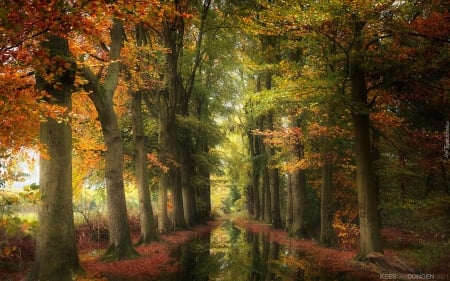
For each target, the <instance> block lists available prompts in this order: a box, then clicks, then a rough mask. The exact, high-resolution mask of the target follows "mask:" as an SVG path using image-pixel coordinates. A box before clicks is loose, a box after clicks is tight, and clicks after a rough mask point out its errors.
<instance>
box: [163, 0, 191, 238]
mask: <svg viewBox="0 0 450 281" xmlns="http://www.w3.org/2000/svg"><path fill="white" fill-rule="evenodd" d="M174 4H175V6H176V7H175V8H176V9H177V10H178V12H180V15H176V16H175V17H174V18H173V19H165V20H164V27H163V32H162V34H163V41H164V46H165V47H166V48H168V49H169V50H170V52H168V53H167V54H166V64H167V69H166V71H167V72H166V76H167V77H166V81H165V82H166V86H167V93H168V99H167V103H165V104H166V106H167V107H168V108H167V113H168V114H167V119H166V120H164V121H166V122H168V123H169V124H170V126H169V127H168V129H169V131H168V133H169V138H168V143H167V146H168V147H167V148H166V149H167V150H168V151H169V153H170V155H171V156H172V157H173V159H172V160H173V161H174V162H175V163H174V164H173V165H171V167H170V170H169V176H170V178H169V183H170V184H171V191H172V198H173V200H172V203H173V210H172V229H173V230H178V229H184V228H186V227H187V224H186V220H185V217H184V208H183V192H182V187H181V171H180V167H179V165H180V164H181V161H180V149H181V148H180V147H179V146H178V141H179V139H178V128H177V123H176V114H177V113H179V105H180V102H181V100H180V99H181V98H182V97H184V95H185V94H186V92H185V89H184V88H183V84H182V79H181V76H180V73H179V70H178V60H179V57H180V52H181V49H182V48H183V45H182V42H183V37H184V20H183V17H182V16H181V11H179V9H180V6H179V4H180V3H179V1H175V3H174Z"/></svg>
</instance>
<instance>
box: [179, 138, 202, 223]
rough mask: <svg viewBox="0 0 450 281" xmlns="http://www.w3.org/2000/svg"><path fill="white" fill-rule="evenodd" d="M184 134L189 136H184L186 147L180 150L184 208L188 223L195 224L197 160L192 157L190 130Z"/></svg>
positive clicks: (196, 215) (196, 217) (196, 216)
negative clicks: (194, 183)
mask: <svg viewBox="0 0 450 281" xmlns="http://www.w3.org/2000/svg"><path fill="white" fill-rule="evenodd" d="M183 135H185V136H186V135H187V137H185V138H182V139H184V142H183V143H184V149H181V150H180V160H181V186H182V192H183V208H184V217H185V219H186V223H187V225H189V226H193V225H195V224H196V223H197V219H198V214H197V207H196V200H195V199H196V197H195V188H194V186H193V185H192V179H193V177H194V175H195V169H194V168H195V167H194V165H195V162H194V159H192V153H193V152H192V150H193V149H192V146H193V144H192V139H191V137H190V134H189V133H188V132H184V133H183ZM180 146H181V144H180Z"/></svg>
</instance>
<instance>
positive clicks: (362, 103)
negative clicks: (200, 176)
mask: <svg viewBox="0 0 450 281" xmlns="http://www.w3.org/2000/svg"><path fill="white" fill-rule="evenodd" d="M363 27H364V23H362V22H355V26H354V33H355V38H356V40H355V43H354V46H353V52H352V55H351V57H350V58H349V66H350V69H349V76H350V84H351V97H352V103H353V110H352V111H353V112H352V114H353V124H354V132H355V160H356V175H357V180H356V181H357V187H358V206H359V225H360V249H359V254H358V256H357V258H358V259H365V258H366V256H367V255H368V254H369V253H371V252H383V250H382V246H381V234H380V228H379V217H378V210H377V188H376V184H375V174H374V168H373V160H372V155H371V149H370V148H371V145H370V121H369V107H368V104H367V88H366V83H365V76H364V69H363V67H362V64H363V61H362V60H363V59H362V52H363V47H362V42H361V40H362V38H361V37H362V36H361V32H362V29H363Z"/></svg>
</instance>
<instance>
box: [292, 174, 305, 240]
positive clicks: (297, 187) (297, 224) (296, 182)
mask: <svg viewBox="0 0 450 281" xmlns="http://www.w3.org/2000/svg"><path fill="white" fill-rule="evenodd" d="M291 180H292V210H293V212H292V213H293V221H292V228H291V229H290V231H289V235H290V236H292V237H297V238H302V237H305V236H306V226H305V202H306V175H305V171H303V170H300V171H296V172H294V173H293V174H292V175H291Z"/></svg>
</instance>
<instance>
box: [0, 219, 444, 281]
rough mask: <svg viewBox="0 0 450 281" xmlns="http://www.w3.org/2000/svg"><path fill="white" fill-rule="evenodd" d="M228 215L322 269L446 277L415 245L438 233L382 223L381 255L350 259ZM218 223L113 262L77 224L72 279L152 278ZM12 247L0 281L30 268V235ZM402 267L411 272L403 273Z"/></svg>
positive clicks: (1, 262)
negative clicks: (77, 273) (78, 267)
mask: <svg viewBox="0 0 450 281" xmlns="http://www.w3.org/2000/svg"><path fill="white" fill-rule="evenodd" d="M230 219H231V220H232V221H233V222H234V223H235V224H236V225H238V226H239V227H242V228H245V229H247V231H249V232H264V233H266V234H270V239H271V241H274V242H277V243H279V244H281V245H285V246H287V247H289V248H290V249H293V250H297V251H302V252H305V253H307V254H308V255H309V256H310V257H311V258H312V259H313V260H314V261H315V265H314V266H318V267H320V268H322V269H323V270H325V271H327V272H347V273H348V272H350V273H351V275H352V276H353V277H355V278H357V279H361V280H380V279H393V277H395V279H401V277H403V278H404V279H410V280H412V279H424V278H426V279H427V280H449V279H450V254H449V252H444V253H443V254H440V253H437V254H435V255H438V256H439V257H438V259H433V260H430V262H429V263H425V266H424V263H423V261H421V259H423V258H425V257H424V255H423V254H421V252H420V251H419V249H421V248H419V246H420V245H431V244H430V243H433V245H435V246H436V245H438V244H436V243H440V242H442V243H447V244H448V241H444V237H436V236H435V235H432V234H419V233H414V232H410V231H404V230H400V229H395V228H386V229H383V230H382V236H383V242H384V246H385V255H383V256H377V255H375V256H373V257H372V258H371V260H370V262H355V261H354V259H353V258H354V257H355V256H356V254H357V250H356V249H355V247H349V246H348V245H347V246H346V247H343V246H342V245H341V246H336V247H332V248H325V247H322V246H320V245H319V244H318V243H316V242H315V241H314V240H312V239H293V238H291V237H289V236H288V234H287V233H286V232H285V231H283V230H276V229H273V228H271V227H269V226H268V225H265V224H262V223H260V222H256V221H253V220H251V219H248V218H247V217H244V216H238V217H232V218H230ZM220 223H221V221H220V220H214V221H210V222H209V223H207V224H205V225H200V226H197V227H195V228H193V229H191V230H184V231H177V232H172V233H170V234H167V235H162V236H161V237H160V241H158V242H155V243H151V244H148V245H140V246H137V247H136V249H137V251H138V252H139V254H140V257H138V258H136V259H132V260H122V261H113V262H102V261H101V260H100V259H99V256H100V253H101V252H102V251H103V250H104V249H106V247H107V244H108V241H107V240H106V239H104V240H101V239H100V240H99V241H96V240H94V239H92V237H90V236H89V235H85V233H84V232H83V231H82V230H79V231H78V246H79V256H80V261H81V263H82V266H83V268H84V269H85V271H86V275H85V276H84V277H79V278H77V279H76V280H78V281H87V280H158V276H160V275H161V274H164V273H168V274H169V273H171V272H176V271H177V270H178V268H179V264H178V262H177V260H176V259H174V257H173V256H172V255H171V253H172V252H173V251H174V249H176V248H177V247H178V246H179V245H182V244H184V243H186V242H188V241H190V240H192V239H194V238H196V237H199V236H202V235H206V234H208V233H209V232H210V231H211V230H212V229H213V228H214V227H215V226H217V225H219V224H220ZM131 229H132V233H133V235H132V236H133V241H137V240H138V234H139V229H138V228H137V227H134V228H133V227H132V228H131ZM441 240H442V241H441ZM16 247H17V248H16V252H18V253H20V256H19V255H11V256H9V257H2V256H0V280H2V281H3V280H5V281H13V280H14V281H15V280H24V278H25V276H26V274H27V272H28V270H29V268H30V265H31V262H32V260H33V258H34V241H33V240H32V239H31V238H30V237H22V238H21V240H20V241H16ZM436 247H438V246H436ZM17 249H20V251H18V250H17ZM428 251H434V248H431V247H430V248H429V249H428ZM413 253H416V255H414V254H413ZM399 257H401V258H399ZM408 273H409V274H411V275H407V274H408ZM431 277H432V278H433V279H432V278H431Z"/></svg>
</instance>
